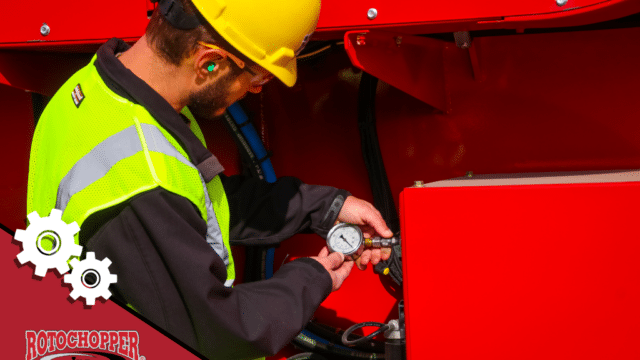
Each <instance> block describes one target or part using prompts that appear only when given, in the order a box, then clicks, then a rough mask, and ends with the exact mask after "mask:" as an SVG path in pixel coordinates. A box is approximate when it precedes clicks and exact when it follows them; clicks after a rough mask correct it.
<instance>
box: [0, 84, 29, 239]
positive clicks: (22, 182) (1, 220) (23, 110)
mask: <svg viewBox="0 0 640 360" xmlns="http://www.w3.org/2000/svg"><path fill="white" fill-rule="evenodd" d="M0 111H1V112H2V115H0V153H1V154H2V164H1V165H0V166H1V167H2V170H0V174H2V176H0V199H1V200H0V202H1V203H0V204H1V205H0V224H2V225H4V226H6V227H8V228H10V229H11V230H15V229H17V228H23V227H24V225H25V222H24V219H25V218H26V215H27V175H28V173H29V151H30V149H31V138H32V136H33V128H34V126H33V111H32V110H31V94H28V93H26V92H24V91H22V90H18V89H14V88H11V87H9V86H5V85H0Z"/></svg>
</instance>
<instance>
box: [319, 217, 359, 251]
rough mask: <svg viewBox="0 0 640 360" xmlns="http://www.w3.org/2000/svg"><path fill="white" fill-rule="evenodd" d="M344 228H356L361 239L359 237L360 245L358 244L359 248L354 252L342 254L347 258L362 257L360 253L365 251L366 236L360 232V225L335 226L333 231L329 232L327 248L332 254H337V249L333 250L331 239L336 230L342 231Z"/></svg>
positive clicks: (345, 224)
mask: <svg viewBox="0 0 640 360" xmlns="http://www.w3.org/2000/svg"><path fill="white" fill-rule="evenodd" d="M343 227H353V228H355V229H356V230H357V231H358V235H360V237H359V241H360V243H359V244H358V246H357V247H356V248H355V250H354V251H352V252H350V253H342V254H344V256H345V257H353V255H356V256H357V255H360V253H361V252H362V250H363V249H364V235H363V234H362V230H360V227H359V226H358V225H355V224H350V223H339V224H337V225H335V226H334V227H332V228H331V230H329V233H328V234H327V247H328V248H329V251H331V252H336V251H337V250H335V249H333V248H332V247H331V241H330V240H329V239H331V236H332V235H333V234H334V233H335V232H336V230H338V229H341V228H343ZM340 252H341V251H340Z"/></svg>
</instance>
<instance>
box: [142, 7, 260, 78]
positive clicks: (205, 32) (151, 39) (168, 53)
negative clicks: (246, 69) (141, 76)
mask: <svg viewBox="0 0 640 360" xmlns="http://www.w3.org/2000/svg"><path fill="white" fill-rule="evenodd" d="M178 1H180V3H181V4H182V7H183V9H184V11H185V12H186V13H187V14H197V16H198V18H199V19H200V20H201V21H200V23H201V25H199V26H198V27H196V28H195V29H192V30H180V29H176V28H175V27H173V25H171V23H169V22H168V21H167V20H166V19H165V18H164V16H162V14H161V13H160V9H159V8H160V6H157V7H156V9H155V10H154V11H153V14H152V15H151V19H150V20H149V24H148V25H147V29H146V31H145V35H146V36H147V42H148V43H149V45H150V46H151V48H152V49H154V51H155V52H156V53H157V54H158V55H159V56H160V57H161V58H162V59H164V60H166V61H167V62H169V63H171V64H173V65H176V66H179V65H180V64H181V63H182V61H183V60H184V59H186V58H188V57H189V56H191V55H192V54H193V53H194V52H195V51H196V49H197V47H198V41H203V42H206V43H209V44H215V45H218V46H220V47H221V48H223V49H225V50H226V51H229V52H230V53H232V54H233V55H235V56H237V57H239V58H240V59H242V60H243V61H244V62H245V63H246V64H247V65H249V64H253V62H252V61H251V60H249V59H248V58H247V57H246V56H244V55H243V54H241V53H240V52H238V51H237V50H235V49H234V48H233V47H232V46H231V45H230V44H229V43H228V42H227V41H225V40H224V39H223V38H222V36H220V35H219V34H218V33H217V32H216V31H215V30H214V29H213V27H212V26H211V25H209V24H208V23H207V22H206V20H204V18H202V16H200V14H199V13H198V12H197V10H196V8H195V6H194V5H193V3H192V2H191V0H178ZM232 63H233V61H232ZM234 65H235V63H234Z"/></svg>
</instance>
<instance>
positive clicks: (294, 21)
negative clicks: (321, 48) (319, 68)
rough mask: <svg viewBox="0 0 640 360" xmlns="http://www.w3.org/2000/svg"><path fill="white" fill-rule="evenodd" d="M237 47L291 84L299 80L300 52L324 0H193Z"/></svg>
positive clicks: (316, 21)
mask: <svg viewBox="0 0 640 360" xmlns="http://www.w3.org/2000/svg"><path fill="white" fill-rule="evenodd" d="M192 2H193V4H194V5H195V6H196V8H197V9H198V11H199V12H200V14H201V15H202V16H203V17H204V18H205V19H206V20H207V21H208V22H209V24H211V26H213V28H214V29H215V30H216V31H217V32H218V33H219V34H220V35H221V36H222V37H223V38H224V39H225V40H226V41H227V42H229V44H231V45H232V46H233V47H234V48H236V50H238V51H240V52H241V53H242V54H244V55H245V56H246V57H248V58H249V59H251V60H253V61H254V62H255V63H256V64H258V65H260V66H262V67H263V68H265V69H266V70H268V71H269V72H271V73H272V74H273V75H274V76H275V77H277V78H278V79H280V80H281V81H282V82H283V83H285V84H286V85H287V86H293V84H295V83H296V77H297V75H296V73H297V68H296V55H297V54H298V53H299V52H300V51H301V50H302V48H303V47H304V46H305V45H306V44H307V42H308V41H309V38H310V37H311V34H312V33H313V31H314V30H315V28H316V25H317V23H318V17H319V16H320V0H277V1H273V0H192Z"/></svg>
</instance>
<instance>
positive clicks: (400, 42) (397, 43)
mask: <svg viewBox="0 0 640 360" xmlns="http://www.w3.org/2000/svg"><path fill="white" fill-rule="evenodd" d="M400 44H402V36H396V45H397V46H398V47H400Z"/></svg>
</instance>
